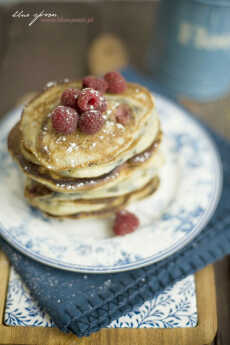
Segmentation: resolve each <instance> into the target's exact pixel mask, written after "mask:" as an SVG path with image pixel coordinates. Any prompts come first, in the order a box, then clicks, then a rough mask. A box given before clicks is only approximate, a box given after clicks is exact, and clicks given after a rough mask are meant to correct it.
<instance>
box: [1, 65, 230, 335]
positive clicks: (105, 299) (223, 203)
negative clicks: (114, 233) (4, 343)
mask: <svg viewBox="0 0 230 345" xmlns="http://www.w3.org/2000/svg"><path fill="white" fill-rule="evenodd" d="M124 75H125V76H126V77H127V79H128V80H131V81H136V82H139V83H141V84H143V85H146V86H147V87H149V89H150V90H153V86H152V84H151V82H148V81H145V79H143V78H140V77H139V76H137V75H136V74H135V73H134V72H133V71H131V73H130V71H129V70H128V71H125V73H124ZM209 132H210V134H211V136H212V138H213V140H214V141H215V142H216V145H217V147H218V149H219V152H220V155H221V158H222V162H223V168H224V186H223V193H222V197H221V200H220V203H219V205H218V208H217V210H216V212H215V215H214V216H213V217H212V219H211V220H210V222H209V224H208V225H207V226H206V228H205V229H204V230H203V231H202V232H201V233H200V234H199V235H198V236H197V237H196V238H195V239H194V240H193V241H192V242H190V243H189V244H188V245H187V246H186V247H184V248H183V249H181V250H180V251H179V252H177V253H175V254H173V255H171V256H170V257H168V258H166V259H164V260H162V261H160V262H158V263H155V264H152V265H151V266H148V267H143V268H140V269H137V270H133V271H128V272H122V273H113V274H87V279H86V278H85V276H86V275H84V274H82V273H74V272H68V271H62V270H59V269H55V268H52V267H48V266H45V265H43V264H40V263H38V262H36V261H34V260H32V259H30V258H29V257H26V256H25V255H23V254H21V253H19V252H18V251H17V250H16V249H14V248H12V247H11V246H10V245H9V244H7V243H6V242H5V241H4V240H3V239H0V246H1V248H2V250H3V251H4V252H5V253H6V255H7V256H8V258H9V260H10V262H11V263H12V265H13V266H14V268H15V269H16V271H17V272H18V274H19V275H20V276H21V277H22V279H23V280H24V282H25V283H26V285H27V287H28V288H29V289H30V291H31V294H32V296H33V297H34V298H35V299H36V300H37V301H38V303H39V305H40V306H41V308H42V309H44V310H45V311H47V312H48V313H49V314H50V316H51V318H52V320H53V321H54V322H55V324H56V325H57V326H58V327H59V328H60V329H61V330H63V331H65V332H68V331H70V332H73V333H74V334H76V335H77V336H79V337H82V336H88V335H90V334H91V333H92V332H96V331H98V330H99V329H100V328H103V327H106V326H107V325H109V324H110V323H111V321H113V320H115V319H118V318H119V317H120V316H121V315H123V314H125V313H127V312H129V311H132V310H133V309H134V308H135V307H137V306H139V305H141V304H143V303H144V302H145V301H146V300H148V299H151V298H153V296H154V295H155V294H156V293H159V292H160V291H162V290H163V289H165V288H166V287H168V286H169V285H172V284H174V283H175V282H176V281H178V280H181V279H183V278H185V277H186V276H188V275H190V274H192V273H194V272H196V271H197V270H200V269H202V268H203V267H205V266H206V265H208V264H210V263H213V262H215V261H216V260H219V259H221V258H223V257H224V256H225V255H226V254H228V253H230V155H229V152H230V143H228V142H226V141H225V140H223V139H222V138H220V137H219V136H217V135H215V134H214V133H213V132H211V131H210V130H209ZM106 282H109V283H106Z"/></svg>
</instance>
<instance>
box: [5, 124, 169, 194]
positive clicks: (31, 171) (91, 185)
mask: <svg viewBox="0 0 230 345" xmlns="http://www.w3.org/2000/svg"><path fill="white" fill-rule="evenodd" d="M161 137H162V133H161V132H159V133H158V135H157V137H156V139H155V140H154V142H153V143H152V144H151V146H150V147H148V149H147V150H145V151H144V152H142V153H140V154H138V155H136V156H134V157H132V158H131V159H129V160H128V161H127V162H125V163H123V164H121V165H120V166H119V167H117V168H116V169H114V170H112V171H111V172H110V173H108V174H106V175H103V176H100V177H96V178H90V179H77V178H74V179H73V178H63V177H60V176H58V175H56V174H55V173H53V172H52V171H50V170H47V169H45V168H43V167H41V166H39V165H37V164H34V163H31V162H30V161H28V160H27V159H26V158H25V157H24V156H23V154H22V152H21V150H20V141H21V132H20V130H19V125H18V124H17V125H16V126H15V127H14V128H13V129H12V130H11V132H10V134H9V136H8V149H9V151H10V152H11V154H12V156H13V158H14V159H15V160H16V161H17V162H18V163H19V165H20V167H21V168H22V170H23V172H24V173H25V174H26V175H27V176H28V177H30V178H31V179H33V180H35V181H37V182H39V183H42V184H44V185H46V186H47V187H48V188H50V189H52V190H54V191H56V192H60V193H68V194H69V193H74V194H75V195H76V191H77V192H78V195H79V197H83V196H84V193H85V195H86V196H87V197H89V195H92V193H91V192H92V191H93V192H94V193H93V195H94V197H95V195H98V193H99V195H100V196H101V192H102V190H103V186H104V185H105V184H106V190H107V191H109V190H110V189H112V190H113V189H114V188H116V185H117V184H118V183H122V182H123V185H124V181H127V183H129V185H131V184H132V183H131V181H128V179H129V178H130V176H132V175H133V180H134V179H135V182H136V184H137V182H139V185H138V187H140V186H141V185H143V184H144V183H142V181H138V180H139V178H140V177H141V176H145V178H146V176H147V175H148V174H147V173H146V172H147V171H152V170H154V169H158V168H159V167H160V166H161V165H162V156H161V154H157V152H158V148H159V145H160V142H161ZM153 155H154V157H153ZM138 166H141V169H139V170H140V171H137V172H136V173H135V170H138V169H137V167H138ZM142 169H143V171H142ZM141 183H142V184H141ZM124 187H125V185H124ZM88 191H90V193H88ZM125 192H126V190H125Z"/></svg>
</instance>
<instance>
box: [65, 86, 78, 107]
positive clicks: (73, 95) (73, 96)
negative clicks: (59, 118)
mask: <svg viewBox="0 0 230 345" xmlns="http://www.w3.org/2000/svg"><path fill="white" fill-rule="evenodd" d="M80 92H81V91H80V90H78V89H73V88H68V89H66V90H64V92H63V94H62V95H61V104H62V105H65V106H67V107H72V108H76V105H77V98H78V96H79V95H80Z"/></svg>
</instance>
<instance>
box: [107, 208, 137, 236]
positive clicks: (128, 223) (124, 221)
mask: <svg viewBox="0 0 230 345" xmlns="http://www.w3.org/2000/svg"><path fill="white" fill-rule="evenodd" d="M139 224H140V222H139V219H138V218H137V217H136V216H135V214H133V213H131V212H128V211H125V210H123V211H119V212H117V213H116V218H115V222H114V225H113V231H114V233H115V234H116V235H118V236H123V235H126V234H129V233H131V232H133V231H135V230H136V229H137V228H138V226H139Z"/></svg>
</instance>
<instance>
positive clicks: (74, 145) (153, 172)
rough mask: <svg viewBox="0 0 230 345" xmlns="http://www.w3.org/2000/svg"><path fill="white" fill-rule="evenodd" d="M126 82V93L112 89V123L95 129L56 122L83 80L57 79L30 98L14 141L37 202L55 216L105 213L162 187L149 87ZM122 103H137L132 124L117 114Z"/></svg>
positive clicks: (109, 101) (14, 131)
mask: <svg viewBox="0 0 230 345" xmlns="http://www.w3.org/2000/svg"><path fill="white" fill-rule="evenodd" d="M127 85H128V87H127V90H126V91H125V92H123V93H122V94H109V93H106V94H105V99H106V101H107V110H106V112H105V113H104V114H103V116H104V118H105V124H104V126H103V127H102V128H101V130H100V131H99V132H97V133H95V134H93V135H86V134H84V133H81V132H80V131H76V132H75V133H73V134H68V135H65V134H63V133H57V132H56V131H55V129H54V128H53V127H52V122H51V113H52V111H53V109H54V108H55V107H56V106H57V105H59V104H60V97H61V95H62V93H63V91H64V90H65V89H67V88H80V87H81V84H80V83H79V82H65V83H60V84H55V85H53V86H52V87H50V88H47V89H46V90H44V91H43V92H42V93H41V94H39V95H38V96H36V97H35V98H34V99H33V100H32V101H31V102H30V103H29V104H28V105H26V106H25V108H24V110H23V113H22V116H21V120H20V122H19V123H17V124H16V125H15V127H14V128H13V129H12V130H11V132H10V134H9V137H8V148H9V151H10V152H11V154H12V156H13V157H14V159H16V161H17V162H18V164H19V165H20V167H21V168H22V170H23V172H24V174H25V175H26V177H27V180H26V186H25V196H26V198H27V199H28V201H29V202H30V204H32V205H33V206H35V207H37V208H39V209H40V210H42V211H43V212H45V213H47V214H49V215H52V216H56V217H67V216H69V217H76V218H80V217H86V216H103V215H106V214H109V213H111V212H114V211H116V210H118V209H121V208H124V207H125V206H126V205H127V204H128V203H129V202H131V201H134V200H138V199H141V198H144V197H146V196H148V195H151V194H152V193H153V192H154V191H156V189H157V188H158V185H159V177H158V174H159V169H160V168H161V166H162V164H163V158H162V154H161V152H160V150H159V146H160V142H161V139H162V132H161V129H160V122H159V119H158V116H157V114H156V111H155V105H154V102H153V98H152V95H151V94H150V93H149V92H148V90H146V89H145V88H143V87H141V86H139V85H136V84H131V83H128V84H127ZM121 104H128V105H129V107H130V108H131V109H132V115H131V120H130V121H129V123H128V125H127V126H124V125H122V124H121V123H118V122H117V121H116V119H115V117H114V112H115V111H116V108H117V107H118V106H119V105H121Z"/></svg>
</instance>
